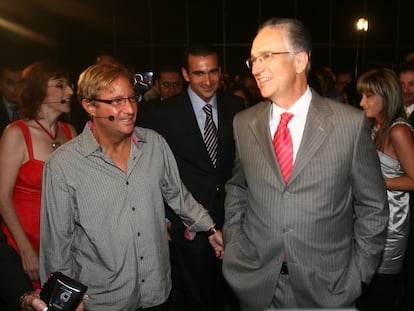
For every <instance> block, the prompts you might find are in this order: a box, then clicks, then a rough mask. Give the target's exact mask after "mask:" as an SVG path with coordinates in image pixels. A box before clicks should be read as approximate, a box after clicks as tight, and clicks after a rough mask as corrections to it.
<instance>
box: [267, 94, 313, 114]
mask: <svg viewBox="0 0 414 311" xmlns="http://www.w3.org/2000/svg"><path fill="white" fill-rule="evenodd" d="M311 99H312V92H311V90H310V88H309V86H308V87H307V88H306V91H305V93H303V95H302V96H301V97H300V98H299V99H298V100H297V101H296V102H295V103H294V104H293V105H292V107H290V108H289V109H288V110H286V109H283V108H281V107H279V106H277V105H276V104H274V103H273V104H272V105H271V107H272V108H271V109H272V115H273V118H275V117H276V116H280V115H281V114H282V113H284V112H286V111H288V112H290V113H291V114H293V115H294V116H295V117H300V118H304V119H306V116H307V114H308V110H309V106H310V102H311Z"/></svg>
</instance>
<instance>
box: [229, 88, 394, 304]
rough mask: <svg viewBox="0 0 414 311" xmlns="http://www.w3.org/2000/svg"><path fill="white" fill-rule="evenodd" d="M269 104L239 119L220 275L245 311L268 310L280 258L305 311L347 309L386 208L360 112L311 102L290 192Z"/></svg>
mask: <svg viewBox="0 0 414 311" xmlns="http://www.w3.org/2000/svg"><path fill="white" fill-rule="evenodd" d="M269 105H270V103H269V102H262V103H260V104H258V105H256V106H253V107H252V108H250V109H248V110H245V111H242V112H240V113H239V114H237V115H236V117H235V120H234V135H235V141H236V163H235V168H234V171H233V177H232V179H231V180H230V181H229V182H228V183H227V185H226V191H227V197H226V203H225V224H224V228H223V234H224V242H225V253H224V260H223V274H224V277H225V278H226V279H227V281H228V282H229V284H230V285H231V287H232V288H233V289H234V291H235V292H236V294H237V295H238V297H239V298H240V300H241V305H242V308H243V310H249V311H250V310H254V311H262V310H263V309H265V308H267V307H269V306H270V304H271V299H272V296H273V293H274V289H275V285H276V282H277V280H278V277H279V271H280V267H281V264H282V260H283V256H284V255H286V256H287V262H288V269H289V280H290V283H291V286H292V288H293V291H294V293H295V297H296V299H297V301H298V303H299V307H307V308H309V307H346V306H351V305H352V304H353V303H354V300H355V299H356V298H357V297H358V296H359V295H360V291H361V281H362V282H365V283H369V282H370V279H371V277H372V275H373V274H374V272H375V269H376V266H377V263H378V260H379V257H380V254H381V251H382V249H383V247H384V243H385V229H386V227H387V222H388V205H387V204H388V203H387V196H386V188H385V183H384V179H383V177H382V175H381V170H380V164H379V160H378V156H377V152H376V150H375V148H374V146H373V144H372V141H371V137H370V133H369V129H368V127H367V123H366V118H365V116H364V114H363V112H362V111H359V110H357V109H355V108H352V107H350V106H347V105H344V104H341V103H336V102H333V101H331V100H329V99H327V98H322V97H320V96H319V95H317V94H316V93H315V92H313V94H312V101H311V104H310V108H309V112H308V116H307V121H306V125H305V129H304V133H303V138H302V142H301V145H300V147H299V150H298V153H297V156H296V160H295V163H294V167H293V171H292V173H291V177H290V180H289V183H288V185H285V184H284V181H283V177H282V174H281V171H280V169H279V165H278V162H277V159H276V156H275V152H274V149H273V145H272V139H271V137H270V136H271V135H270V130H269V114H270V113H269V112H270V110H269V109H270V107H269Z"/></svg>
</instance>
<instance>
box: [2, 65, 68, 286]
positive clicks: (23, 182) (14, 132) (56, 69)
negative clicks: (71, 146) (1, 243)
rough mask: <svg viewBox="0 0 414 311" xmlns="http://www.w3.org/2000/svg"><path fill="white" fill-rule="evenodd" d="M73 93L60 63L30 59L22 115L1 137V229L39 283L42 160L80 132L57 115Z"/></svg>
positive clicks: (22, 92) (63, 111)
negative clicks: (37, 61) (60, 119)
mask: <svg viewBox="0 0 414 311" xmlns="http://www.w3.org/2000/svg"><path fill="white" fill-rule="evenodd" d="M72 94H73V91H72V85H71V84H70V83H69V75H68V73H67V72H66V70H65V69H63V68H62V67H61V66H59V65H56V64H52V63H45V62H39V63H34V64H31V65H29V66H28V67H27V68H25V69H24V70H23V73H22V80H21V81H20V84H19V95H20V110H19V111H20V116H21V120H17V121H14V122H12V123H10V124H9V125H8V126H7V127H6V129H5V130H4V132H3V135H2V137H1V140H0V172H1V173H0V213H1V217H2V219H3V224H2V230H3V232H4V233H5V234H6V236H7V242H8V244H9V245H11V246H12V247H13V248H15V249H16V250H17V252H18V253H19V255H20V257H21V262H22V265H23V268H24V271H25V272H26V273H27V275H28V276H29V278H30V280H31V281H32V282H33V284H34V286H35V288H37V289H39V288H40V279H39V238H40V237H39V235H40V201H41V186H42V170H43V164H44V161H45V160H46V159H47V158H49V156H50V154H51V153H52V152H53V151H54V150H55V149H56V148H58V147H59V146H60V145H62V144H64V143H65V142H66V141H68V140H69V139H71V138H72V137H73V136H75V135H76V132H75V130H74V128H73V127H72V126H71V125H69V124H67V123H63V122H59V121H58V118H59V117H60V116H61V115H62V114H66V113H69V112H70V99H71V97H72ZM22 287H23V286H22Z"/></svg>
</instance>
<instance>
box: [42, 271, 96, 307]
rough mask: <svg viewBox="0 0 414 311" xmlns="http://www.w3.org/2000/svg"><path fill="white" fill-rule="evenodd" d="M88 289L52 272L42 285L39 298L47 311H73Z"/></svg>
mask: <svg viewBox="0 0 414 311" xmlns="http://www.w3.org/2000/svg"><path fill="white" fill-rule="evenodd" d="M87 289H88V287H87V286H86V285H84V284H82V283H80V282H78V281H76V280H74V279H72V278H70V277H68V276H66V275H64V274H63V273H61V272H53V273H51V274H50V277H49V279H48V280H47V282H46V283H45V284H44V285H43V288H42V291H41V292H40V298H41V299H42V300H43V301H44V302H45V303H46V304H47V307H48V310H58V311H74V310H75V309H76V308H77V307H78V305H79V303H80V302H81V301H82V299H83V295H84V294H85V292H86V290H87Z"/></svg>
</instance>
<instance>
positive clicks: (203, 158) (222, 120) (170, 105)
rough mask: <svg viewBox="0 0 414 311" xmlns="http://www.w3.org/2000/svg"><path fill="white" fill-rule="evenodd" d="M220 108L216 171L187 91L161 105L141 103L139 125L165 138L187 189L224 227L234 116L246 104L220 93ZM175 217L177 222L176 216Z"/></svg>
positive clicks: (232, 152) (232, 145) (229, 95)
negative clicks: (224, 206)
mask: <svg viewBox="0 0 414 311" xmlns="http://www.w3.org/2000/svg"><path fill="white" fill-rule="evenodd" d="M217 107H218V156H217V167H216V168H214V166H213V164H212V163H211V160H210V158H209V155H208V153H207V149H206V147H205V144H204V140H203V136H202V134H201V132H200V129H199V127H198V124H197V120H196V117H195V114H194V111H193V107H192V105H191V101H190V97H189V96H188V93H187V92H186V91H184V92H182V93H181V94H179V95H177V96H175V97H173V98H171V99H169V100H165V101H162V102H149V103H141V104H140V105H139V107H138V119H137V124H138V125H139V126H142V127H149V128H152V129H154V130H156V131H158V132H159V133H160V134H161V135H162V136H164V137H165V139H166V140H167V142H168V144H169V145H170V147H171V149H172V151H173V153H174V155H175V158H176V160H177V164H178V167H179V170H180V174H181V179H182V180H183V182H184V184H185V186H186V187H187V188H188V190H189V191H190V192H191V193H192V195H193V196H194V198H195V199H196V200H197V201H198V202H200V203H201V204H203V206H204V207H205V208H206V209H207V210H208V211H209V213H210V215H211V216H212V217H213V219H214V221H215V222H216V224H217V226H218V227H220V228H221V226H222V225H223V221H224V211H223V205H224V197H225V193H224V184H225V183H226V181H227V180H228V179H229V178H230V177H231V174H232V169H233V165H234V140H233V128H232V123H233V118H234V116H235V114H236V113H237V112H239V111H241V110H242V109H243V102H242V100H241V99H240V98H239V97H236V96H233V95H231V94H227V93H226V94H225V93H218V94H217ZM169 217H170V215H169ZM172 217H173V219H172V220H173V221H174V216H172ZM177 220H178V219H177ZM176 223H177V222H176ZM179 223H181V221H179Z"/></svg>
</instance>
